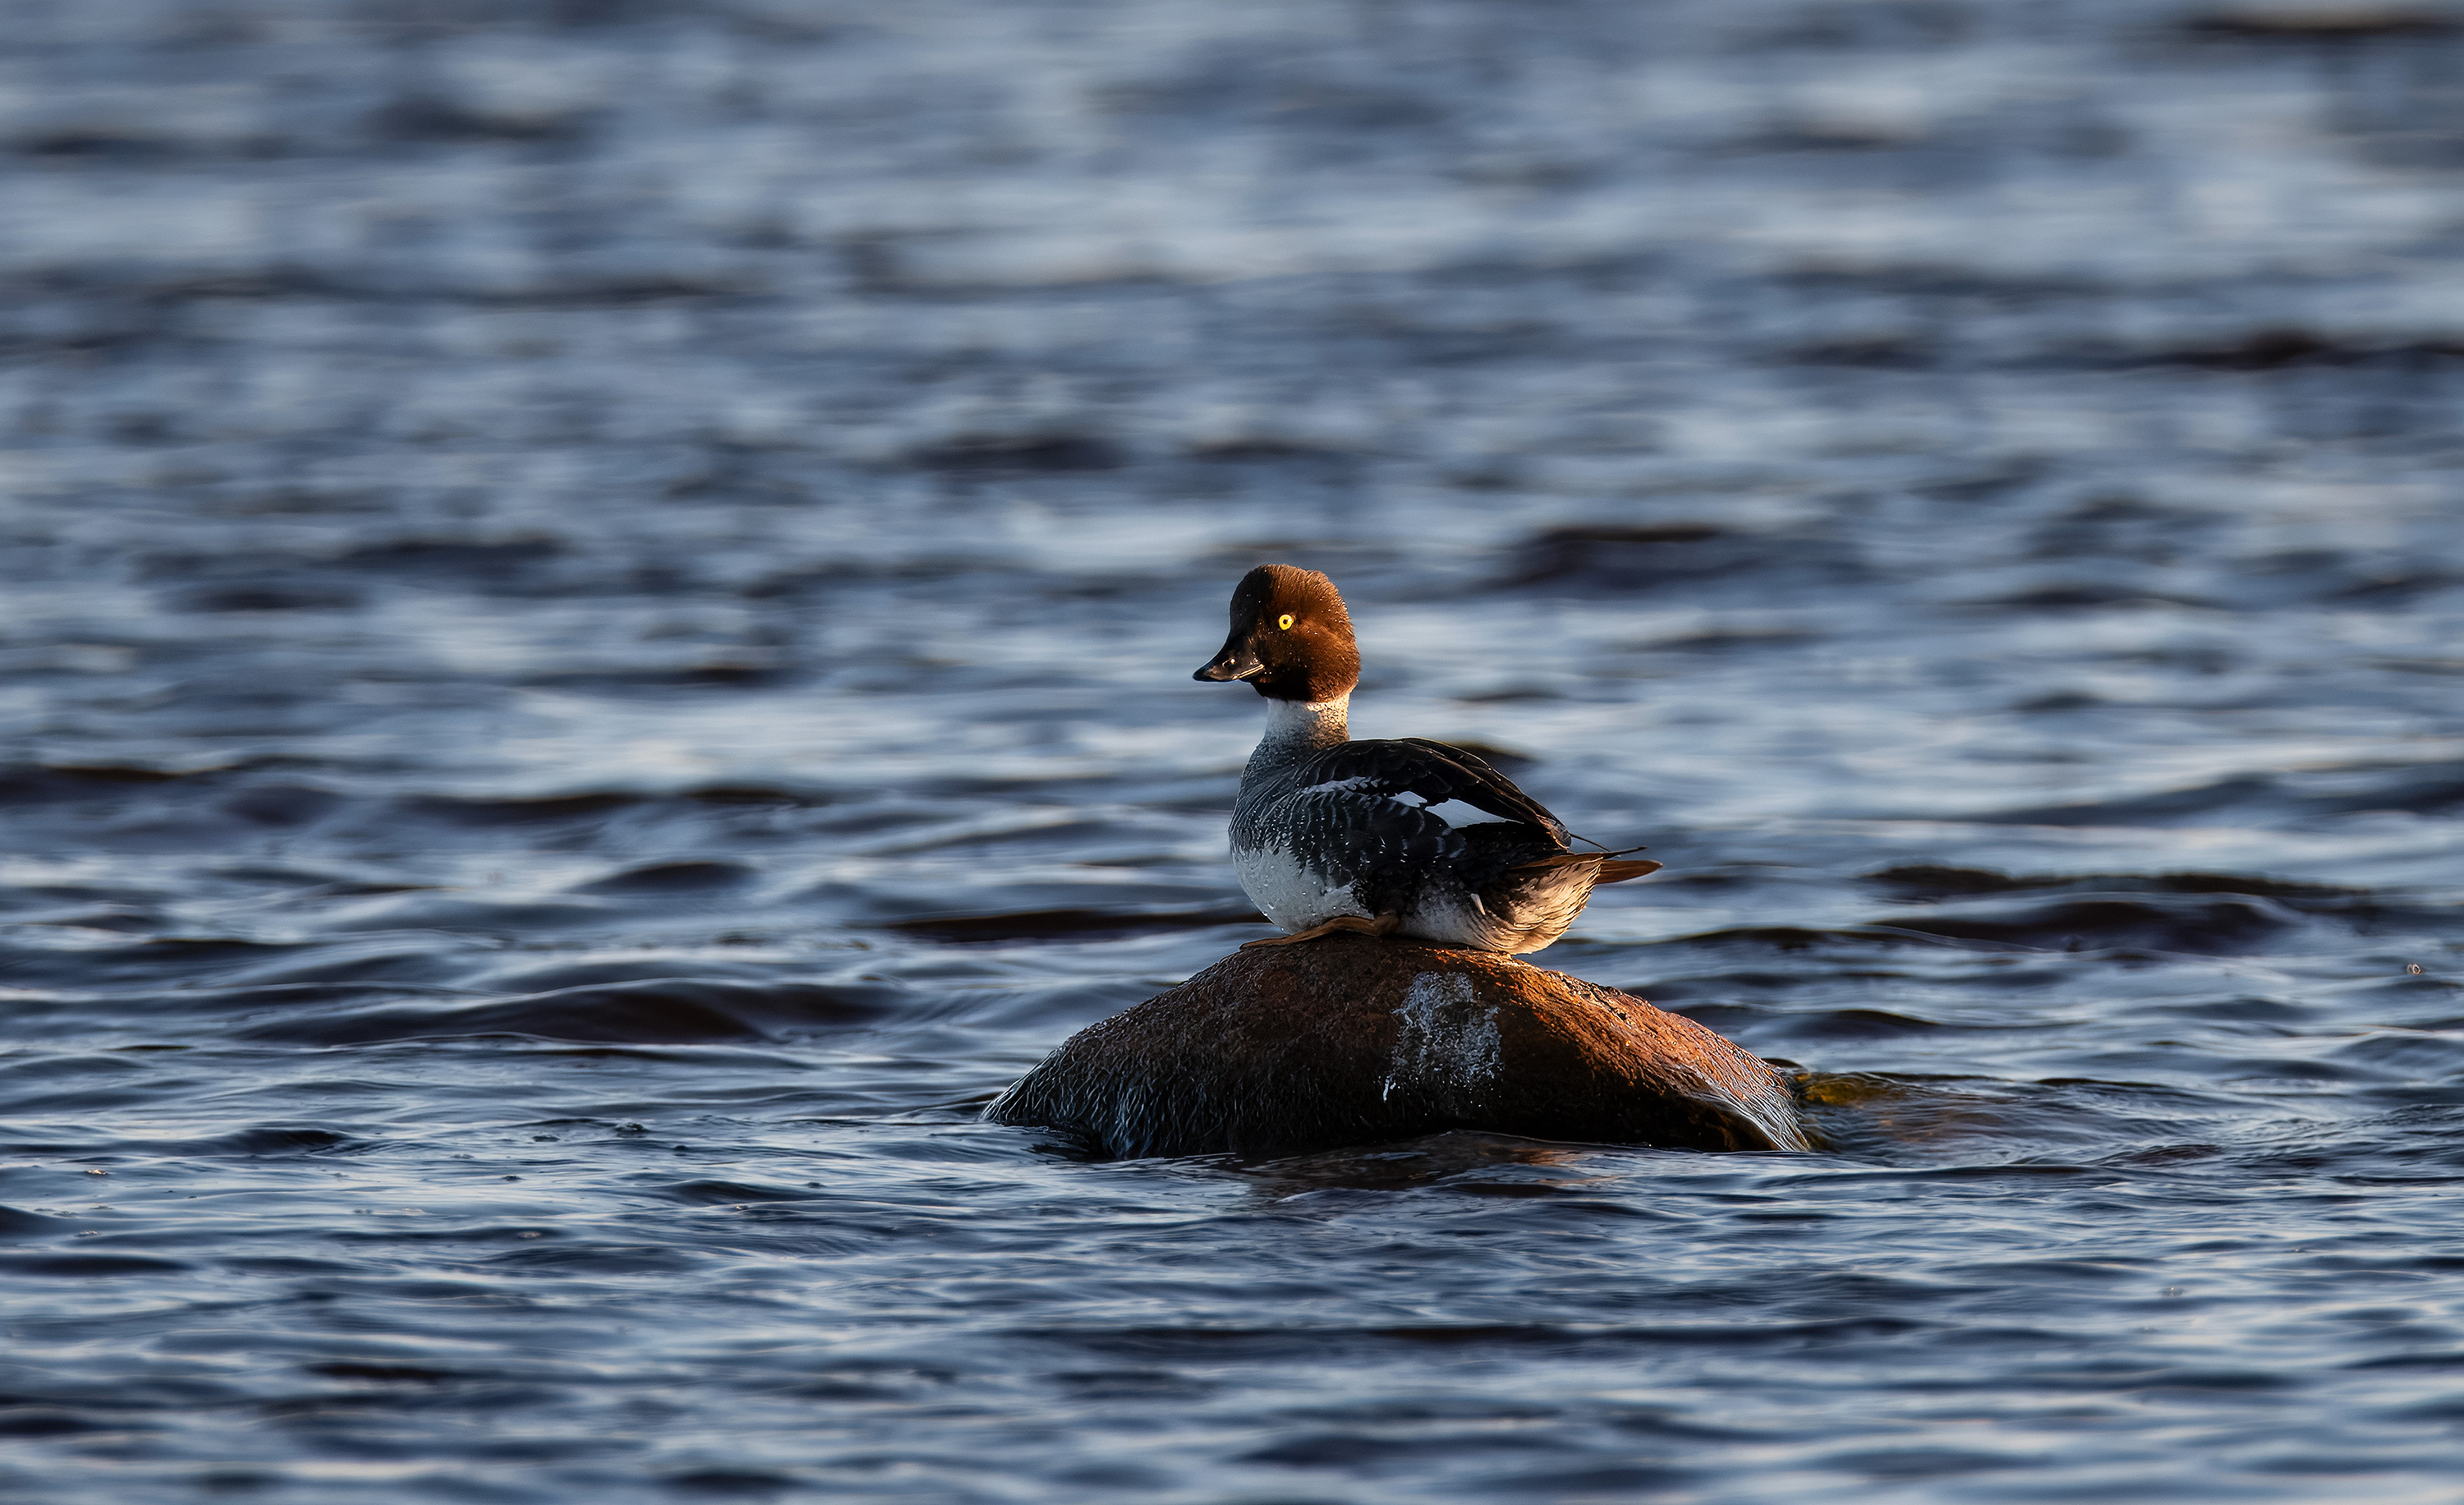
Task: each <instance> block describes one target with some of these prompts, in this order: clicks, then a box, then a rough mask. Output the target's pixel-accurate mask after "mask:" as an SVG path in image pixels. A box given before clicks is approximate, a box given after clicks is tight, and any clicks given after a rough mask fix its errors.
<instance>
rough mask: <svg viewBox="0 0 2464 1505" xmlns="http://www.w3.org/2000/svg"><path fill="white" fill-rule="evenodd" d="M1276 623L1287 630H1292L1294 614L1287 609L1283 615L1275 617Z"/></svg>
mask: <svg viewBox="0 0 2464 1505" xmlns="http://www.w3.org/2000/svg"><path fill="white" fill-rule="evenodd" d="M1275 625H1276V626H1277V627H1279V628H1282V629H1283V630H1284V631H1287V632H1288V631H1291V630H1292V614H1291V613H1290V612H1288V611H1287V612H1285V613H1284V614H1283V615H1282V616H1279V617H1277V618H1275Z"/></svg>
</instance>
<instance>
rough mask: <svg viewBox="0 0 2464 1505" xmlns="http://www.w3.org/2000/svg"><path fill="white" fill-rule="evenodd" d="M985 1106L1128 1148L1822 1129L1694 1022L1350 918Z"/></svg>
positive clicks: (1785, 1092) (1096, 1029)
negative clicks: (1350, 923)
mask: <svg viewBox="0 0 2464 1505" xmlns="http://www.w3.org/2000/svg"><path fill="white" fill-rule="evenodd" d="M984 1118H986V1119H988V1120H990V1121H991V1122H994V1123H1015V1124H1034V1125H1043V1126H1048V1127H1053V1128H1059V1129H1064V1130H1067V1131H1070V1132H1072V1133H1074V1134H1076V1135H1078V1136H1081V1137H1083V1138H1084V1139H1085V1140H1088V1141H1089V1142H1090V1143H1091V1144H1092V1145H1093V1146H1095V1147H1096V1148H1098V1149H1100V1150H1101V1151H1102V1152H1103V1153H1104V1154H1107V1155H1111V1156H1119V1157H1127V1158H1133V1157H1138V1156H1147V1155H1199V1154H1208V1153H1213V1152H1218V1151H1225V1150H1229V1151H1233V1152H1235V1153H1239V1154H1244V1155H1262V1154H1287V1153H1297V1152H1299V1151H1304V1150H1311V1149H1328V1148H1332V1147H1335V1146H1338V1145H1346V1144H1374V1143H1378V1142H1382V1141H1386V1140H1406V1139H1412V1138H1415V1137H1417V1136H1419V1135H1423V1134H1434V1133H1437V1132H1439V1131H1441V1130H1445V1129H1483V1130H1488V1131H1492V1132H1496V1133H1504V1134H1517V1135H1526V1136H1529V1137H1531V1138H1535V1139H1548V1140H1588V1141H1593V1142H1613V1143H1638V1144H1653V1145H1663V1146H1668V1147H1671V1148H1683V1149H1703V1150H1771V1149H1785V1150H1801V1149H1804V1148H1806V1147H1807V1143H1806V1139H1805V1134H1804V1131H1803V1130H1802V1128H1801V1127H1800V1126H1799V1125H1798V1122H1797V1118H1796V1109H1795V1104H1794V1102H1793V1098H1792V1096H1791V1094H1790V1092H1789V1089H1788V1086H1787V1084H1786V1083H1785V1082H1784V1081H1783V1080H1782V1079H1781V1078H1780V1076H1779V1074H1778V1073H1776V1072H1774V1071H1772V1070H1771V1067H1769V1066H1767V1065H1765V1064H1764V1063H1763V1062H1762V1061H1761V1060H1760V1059H1758V1058H1756V1057H1755V1056H1753V1055H1752V1054H1749V1052H1747V1051H1744V1050H1742V1049H1740V1048H1739V1047H1737V1046H1735V1045H1732V1044H1730V1043H1729V1042H1728V1041H1727V1040H1724V1039H1722V1038H1721V1037H1720V1036H1718V1035H1716V1034H1713V1033H1712V1032H1711V1031H1710V1030H1708V1029H1704V1028H1703V1027H1702V1026H1701V1025H1698V1024H1696V1023H1694V1022H1693V1021H1692V1020H1690V1019H1684V1018H1681V1017H1679V1016H1678V1015H1675V1014H1671V1013H1665V1012H1662V1011H1661V1010H1660V1009H1657V1008H1654V1007H1651V1005H1649V1004H1647V1003H1644V1002H1643V1001H1642V1000H1641V999H1639V998H1630V997H1628V996H1627V995H1625V994H1623V993H1620V992H1617V990H1616V989H1614V988H1608V987H1601V986H1599V985H1596V984H1592V983H1586V982H1583V981H1581V980H1580V979H1578V978H1572V977H1568V976H1567V975H1565V974H1564V973H1562V972H1551V971H1546V970H1543V969H1542V968H1540V967H1536V966H1533V965H1531V964H1530V963H1528V962H1518V961H1515V960H1514V959H1513V958H1511V957H1506V956H1500V955H1498V954H1496V953H1494V952H1487V951H1459V950H1453V949H1449V948H1445V947H1440V946H1432V945H1423V944H1421V943H1419V942H1418V941H1397V940H1391V939H1389V940H1379V939H1375V938H1373V937H1368V936H1344V935H1338V936H1330V937H1328V938H1326V939H1324V940H1320V941H1304V942H1302V943H1301V944H1299V945H1291V946H1264V947H1260V948H1259V949H1257V950H1254V951H1236V952H1234V953H1233V954H1232V955H1230V956H1228V957H1225V958H1224V959H1223V960H1222V961H1221V962H1218V963H1215V964H1214V965H1213V966H1210V967H1208V968H1207V969H1206V970H1205V971H1203V972H1200V973H1199V974H1198V975H1197V976H1196V977H1193V978H1191V979H1190V980H1189V981H1188V982H1186V983H1183V984H1181V985H1179V986H1178V987H1176V988H1174V989H1172V990H1171V991H1170V992H1167V993H1163V994H1159V995H1158V996H1156V997H1154V998H1150V999H1148V1000H1147V1001H1146V1002H1145V1003H1143V1004H1140V1005H1138V1006H1137V1007H1134V1008H1130V1009H1126V1010H1124V1011H1123V1012H1121V1013H1118V1014H1115V1015H1113V1016H1112V1017H1111V1018H1110V1019H1107V1020H1105V1021H1104V1022H1103V1023H1101V1024H1098V1025H1092V1026H1089V1028H1087V1029H1082V1030H1080V1031H1079V1032H1078V1033H1076V1034H1074V1035H1072V1036H1070V1037H1069V1038H1068V1039H1067V1040H1066V1041H1064V1042H1063V1043H1062V1046H1061V1048H1060V1049H1059V1050H1057V1051H1053V1052H1052V1053H1051V1054H1050V1055H1048V1056H1046V1057H1045V1059H1044V1060H1043V1062H1042V1063H1041V1064H1039V1065H1038V1066H1037V1067H1036V1068H1035V1070H1033V1071H1031V1072H1029V1073H1026V1075H1025V1076H1023V1077H1022V1078H1020V1079H1019V1081H1018V1082H1017V1083H1016V1084H1015V1085H1013V1086H1012V1087H1011V1088H1010V1089H1009V1091H1007V1092H1005V1093H1003V1094H1001V1096H1000V1097H999V1098H997V1099H996V1100H995V1101H994V1102H993V1104H992V1105H991V1106H990V1107H988V1108H986V1109H985V1110H984Z"/></svg>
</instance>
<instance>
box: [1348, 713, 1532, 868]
mask: <svg viewBox="0 0 2464 1505" xmlns="http://www.w3.org/2000/svg"><path fill="white" fill-rule="evenodd" d="M1309 783H1310V784H1320V785H1323V784H1348V785H1350V786H1351V787H1352V788H1353V790H1356V791H1358V792H1359V793H1361V794H1365V795H1373V796H1374V795H1382V796H1384V797H1385V798H1387V799H1389V800H1396V801H1397V804H1400V805H1406V806H1408V805H1409V804H1410V801H1408V800H1403V799H1400V798H1398V797H1400V796H1405V795H1410V796H1415V797H1417V798H1418V800H1419V804H1420V806H1421V807H1422V808H1427V807H1429V806H1433V805H1444V804H1447V803H1449V802H1451V801H1455V800H1460V801H1462V802H1463V804H1465V805H1468V806H1471V807H1472V808H1475V809H1480V810H1485V811H1486V812H1488V813H1489V814H1491V815H1494V816H1497V817H1499V819H1500V820H1501V821H1503V822H1510V823H1512V824H1513V825H1516V826H1522V827H1534V828H1537V830H1529V831H1526V832H1521V833H1519V834H1521V835H1523V836H1524V837H1525V838H1526V839H1529V840H1537V841H1541V842H1545V843H1546V844H1547V845H1548V847H1549V849H1551V850H1552V851H1557V852H1563V851H1565V850H1566V847H1567V844H1568V843H1567V836H1566V828H1565V827H1564V826H1563V825H1561V824H1560V823H1559V822H1558V820H1557V817H1556V816H1554V815H1551V814H1550V813H1549V811H1548V810H1547V809H1546V808H1544V807H1543V806H1542V805H1541V804H1540V802H1539V801H1537V800H1535V799H1533V798H1532V797H1531V796H1529V795H1528V794H1526V793H1524V792H1523V791H1522V790H1521V789H1518V788H1516V787H1515V786H1514V781H1512V780H1511V779H1508V778H1507V776H1506V775H1504V774H1502V773H1500V772H1498V771H1497V770H1496V769H1495V768H1492V767H1490V766H1489V765H1488V764H1486V763H1485V762H1484V761H1483V760H1481V759H1480V758H1477V757H1475V756H1473V755H1472V754H1470V753H1467V752H1464V751H1463V749H1461V748H1459V747H1449V746H1447V745H1446V744H1445V743H1444V742H1434V741H1429V740H1428V739H1426V738H1423V737H1406V738H1402V739H1400V740H1398V741H1367V742H1344V743H1342V744H1341V745H1339V746H1334V747H1330V748H1328V749H1327V750H1326V751H1325V752H1322V753H1320V754H1318V756H1317V757H1316V759H1314V760H1313V761H1312V762H1311V763H1310V764H1309ZM1430 818H1431V819H1432V820H1435V819H1437V817H1434V816H1432V817H1430ZM1487 824H1488V823H1486V822H1484V823H1482V825H1481V826H1473V827H1468V828H1465V829H1466V830H1482V829H1483V827H1485V826H1486V825H1487ZM1498 834H1500V835H1503V834H1505V833H1504V832H1499V833H1498Z"/></svg>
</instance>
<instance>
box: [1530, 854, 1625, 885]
mask: <svg viewBox="0 0 2464 1505" xmlns="http://www.w3.org/2000/svg"><path fill="white" fill-rule="evenodd" d="M1595 862H1596V863H1598V864H1599V875H1598V876H1597V877H1595V878H1594V879H1593V880H1592V881H1593V883H1595V884H1600V883H1622V882H1624V881H1625V880H1626V879H1628V878H1639V877H1640V876H1642V875H1643V874H1646V873H1657V872H1659V871H1660V864H1659V863H1657V862H1607V861H1602V860H1601V859H1600V857H1599V856H1598V854H1596V853H1595V852H1567V853H1565V854H1564V855H1561V856H1555V857H1542V858H1541V859H1540V860H1539V861H1537V862H1518V863H1516V864H1515V865H1514V866H1513V867H1511V868H1508V869H1507V872H1509V873H1536V872H1538V871H1540V870H1541V869H1544V868H1571V867H1576V866H1583V867H1588V866H1590V865H1591V864H1593V863H1595Z"/></svg>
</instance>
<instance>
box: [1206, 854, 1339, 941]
mask: <svg viewBox="0 0 2464 1505" xmlns="http://www.w3.org/2000/svg"><path fill="white" fill-rule="evenodd" d="M1232 870H1233V871H1234V872H1235V873H1238V874H1240V875H1241V891H1242V892H1243V893H1244V894H1246V895H1248V896H1249V900H1250V902H1251V903H1253V904H1256V905H1257V906H1258V908H1259V909H1260V910H1262V911H1264V912H1265V916H1266V918H1268V919H1271V920H1273V921H1274V922H1275V923H1276V924H1277V925H1278V926H1280V927H1281V928H1283V929H1285V930H1289V931H1298V930H1307V929H1308V928H1309V926H1311V925H1317V924H1323V923H1325V922H1326V921H1327V920H1330V919H1332V918H1334V917H1335V916H1337V915H1358V916H1360V917H1362V918H1368V914H1369V912H1368V911H1367V910H1365V909H1362V908H1361V907H1360V905H1359V904H1358V903H1357V902H1355V901H1354V900H1353V896H1352V886H1351V885H1350V884H1345V885H1343V886H1342V887H1340V888H1330V887H1328V886H1327V882H1326V879H1325V878H1324V876H1322V875H1321V874H1317V873H1314V872H1312V871H1310V869H1309V866H1308V865H1307V864H1306V863H1303V862H1302V861H1300V860H1299V859H1298V858H1296V857H1294V856H1293V855H1292V854H1291V853H1290V852H1287V851H1286V850H1285V849H1284V848H1281V847H1250V848H1242V847H1235V848H1233V849H1232Z"/></svg>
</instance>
